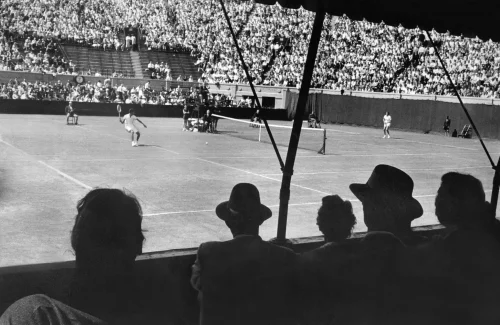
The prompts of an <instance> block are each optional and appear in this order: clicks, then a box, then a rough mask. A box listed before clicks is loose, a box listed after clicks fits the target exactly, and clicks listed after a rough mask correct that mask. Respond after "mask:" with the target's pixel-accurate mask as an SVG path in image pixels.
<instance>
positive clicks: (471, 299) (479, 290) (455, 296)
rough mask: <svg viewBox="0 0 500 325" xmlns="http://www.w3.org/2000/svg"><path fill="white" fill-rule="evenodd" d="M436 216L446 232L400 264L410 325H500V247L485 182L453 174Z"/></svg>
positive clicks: (444, 185) (441, 190) (443, 190)
mask: <svg viewBox="0 0 500 325" xmlns="http://www.w3.org/2000/svg"><path fill="white" fill-rule="evenodd" d="M435 213H436V216H437V218H438V220H439V222H440V223H441V224H443V225H444V226H445V227H446V230H447V231H446V232H445V233H444V235H442V236H441V237H437V238H434V239H433V240H432V241H431V242H429V243H426V244H424V245H421V246H419V247H418V248H417V249H416V250H414V251H412V254H410V255H409V256H408V258H406V259H404V260H403V261H402V263H401V265H402V266H403V274H406V276H407V281H405V282H404V283H403V286H402V290H403V291H404V292H408V295H407V296H406V299H402V300H406V301H410V300H411V301H412V304H411V305H409V306H408V307H409V308H408V309H407V311H408V314H409V318H408V319H409V320H411V324H425V323H427V324H437V323H439V324H450V325H451V324H496V323H499V322H500V313H499V311H498V306H497V305H496V303H495V301H496V299H497V298H496V297H497V295H498V292H499V291H500V278H499V277H498V273H499V272H500V257H499V256H500V243H499V241H498V239H497V234H496V232H497V229H498V228H497V223H498V221H497V220H495V219H494V217H493V211H492V209H491V206H490V204H489V203H488V202H487V201H486V198H485V193H484V189H483V186H482V184H481V181H479V180H478V179H477V178H475V177H473V176H471V175H466V174H461V173H456V172H450V173H446V174H444V175H443V176H442V178H441V186H440V187H439V190H438V192H437V196H436V199H435Z"/></svg>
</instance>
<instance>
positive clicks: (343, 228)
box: [316, 195, 356, 242]
mask: <svg viewBox="0 0 500 325" xmlns="http://www.w3.org/2000/svg"><path fill="white" fill-rule="evenodd" d="M322 201H323V202H322V205H321V207H320V208H319V210H318V217H317V218H316V223H317V225H318V227H319V230H320V231H321V232H322V233H323V235H324V236H325V240H326V241H327V242H340V241H343V240H345V239H347V238H349V237H350V236H351V233H352V229H353V228H354V225H355V224H356V217H355V216H354V213H353V212H352V204H351V202H349V201H347V200H346V201H344V200H342V199H341V198H340V197H339V196H338V195H329V196H325V197H324V198H323V200H322Z"/></svg>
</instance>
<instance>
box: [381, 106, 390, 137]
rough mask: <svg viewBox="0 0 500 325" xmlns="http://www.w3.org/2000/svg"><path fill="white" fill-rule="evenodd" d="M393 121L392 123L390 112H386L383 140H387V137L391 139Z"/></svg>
mask: <svg viewBox="0 0 500 325" xmlns="http://www.w3.org/2000/svg"><path fill="white" fill-rule="evenodd" d="M391 121H392V117H391V114H390V113H389V112H385V115H384V138H383V139H385V136H386V135H387V138H390V137H391V134H390V133H389V128H390V127H391Z"/></svg>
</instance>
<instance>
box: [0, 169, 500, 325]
mask: <svg viewBox="0 0 500 325" xmlns="http://www.w3.org/2000/svg"><path fill="white" fill-rule="evenodd" d="M349 189H350V191H351V192H352V193H353V194H354V195H355V196H356V197H357V198H358V199H359V200H360V202H361V204H362V205H363V219H364V224H365V225H366V226H367V229H368V230H367V233H366V235H365V236H364V237H363V238H362V239H361V240H348V239H349V238H350V237H351V235H352V231H353V228H354V226H355V224H356V223H357V217H356V216H355V214H354V213H353V207H352V204H351V202H350V201H348V200H344V199H342V198H341V197H340V196H338V195H329V196H325V197H323V199H322V204H321V206H320V207H319V210H318V213H317V215H316V216H310V217H311V222H314V219H316V224H317V225H318V228H319V230H320V231H321V232H322V233H323V236H324V243H323V245H322V246H320V247H318V248H315V249H309V250H306V251H301V252H300V253H298V252H295V251H294V250H293V248H294V247H293V246H288V244H287V243H280V242H278V241H276V240H271V241H264V240H262V238H261V237H260V236H259V228H260V226H261V225H262V224H263V223H264V222H266V220H268V219H270V218H271V217H272V215H273V214H272V211H271V209H269V208H268V207H267V206H266V205H265V204H263V202H262V201H261V197H260V193H259V190H258V189H257V187H256V186H255V185H253V184H249V183H239V184H237V185H235V186H234V187H233V189H232V191H231V194H230V195H229V199H228V200H227V201H223V202H221V203H220V204H218V205H217V206H216V207H215V214H216V216H217V217H218V218H219V219H221V222H224V223H225V224H226V226H227V228H228V231H230V232H231V234H232V236H233V239H231V240H226V241H211V242H205V243H203V244H201V245H200V246H199V248H198V252H197V257H196V260H195V262H194V264H193V265H192V268H191V270H190V271H191V272H190V275H191V277H190V284H191V286H192V287H193V288H194V289H195V290H196V291H197V292H198V299H199V304H200V318H199V323H200V324H202V325H208V324H252V325H257V324H283V325H284V324H304V325H305V324H339V325H343V324H346V325H347V324H415V325H417V324H419V325H420V324H450V325H451V324H498V322H500V311H499V310H498V306H497V303H498V301H497V299H495V298H496V297H497V296H498V291H499V290H500V281H499V277H498V272H500V222H499V221H498V220H497V219H495V217H494V213H493V209H492V206H491V205H490V203H489V202H487V201H486V195H485V191H484V189H483V186H482V183H481V181H479V180H478V179H477V178H475V177H473V176H471V175H467V174H461V173H457V172H449V173H446V174H444V175H443V176H442V177H441V184H440V187H439V189H438V190H437V195H436V199H435V215H436V217H437V219H438V220H439V222H440V224H441V225H442V226H444V227H445V230H444V231H442V232H441V233H440V234H439V235H435V237H432V236H430V235H429V233H426V234H422V233H418V232H416V231H414V230H413V229H412V227H411V224H412V222H413V221H414V220H416V219H418V218H420V217H421V216H422V215H423V213H424V211H423V208H422V206H421V204H420V203H419V202H418V200H416V199H415V198H414V197H413V190H414V183H413V180H412V178H411V177H410V176H409V175H408V174H406V173H405V172H404V171H403V170H401V169H398V168H396V167H393V166H389V165H378V166H376V167H375V168H374V169H373V171H372V175H371V176H370V177H369V179H368V181H367V183H362V184H361V183H354V184H350V185H349ZM263 200H264V201H265V200H267V198H263ZM144 240H145V236H144V233H143V229H142V208H141V205H140V201H139V200H138V199H137V198H136V197H135V196H133V194H131V193H129V192H124V191H122V190H119V189H107V188H97V189H93V190H91V191H90V192H89V193H87V194H86V195H85V197H84V198H82V199H81V200H80V201H79V202H78V204H77V215H76V219H75V223H74V226H73V230H72V232H71V246H72V248H73V250H74V252H75V257H76V269H75V272H74V275H73V280H72V281H71V289H70V290H69V294H68V295H67V296H64V297H62V299H61V298H60V299H61V300H56V299H53V298H51V297H48V296H46V295H41V294H35V295H31V296H27V297H25V298H22V299H20V300H18V301H17V302H15V303H14V304H13V305H12V306H10V307H9V308H8V309H7V310H6V311H5V313H4V314H3V315H2V316H1V317H0V323H1V324H5V325H17V324H23V325H31V324H33V325H34V324H37V325H38V324H42V323H43V324H45V323H46V322H43V320H50V324H53V325H58V324H68V320H71V323H75V324H82V325H85V324H108V323H110V324H139V323H140V324H142V323H147V324H178V323H181V322H182V321H181V317H180V316H177V317H179V318H176V317H174V316H173V315H167V313H165V312H164V309H165V305H168V304H166V302H164V301H162V299H160V298H157V299H156V300H155V299H152V297H164V292H162V293H161V294H160V292H159V291H160V290H161V289H158V284H157V283H148V282H147V281H145V280H147V279H144V278H142V279H141V278H140V276H139V273H138V272H137V271H136V267H135V266H136V265H135V264H136V263H135V259H136V257H137V256H138V255H140V254H141V253H142V247H143V243H144ZM150 266H153V264H151V265H150ZM185 270H186V272H189V271H188V269H187V268H186V269H185ZM161 274H162V275H163V276H168V275H165V273H164V272H163V273H161ZM157 281H161V282H162V283H163V282H167V283H168V281H164V280H159V279H157ZM186 282H187V279H186ZM185 284H186V285H187V284H188V283H185ZM183 288H185V287H183ZM186 290H187V289H186ZM155 295H156V296H155ZM176 298H178V297H176ZM170 310H173V308H170ZM169 317H172V318H170V319H169ZM167 320H168V321H167Z"/></svg>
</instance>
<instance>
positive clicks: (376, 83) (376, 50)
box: [173, 0, 500, 98]
mask: <svg viewBox="0 0 500 325" xmlns="http://www.w3.org/2000/svg"><path fill="white" fill-rule="evenodd" d="M173 5H175V8H177V10H178V11H177V15H176V17H177V19H178V21H179V25H180V27H179V25H178V26H177V29H180V33H181V34H183V35H184V36H185V38H184V39H183V43H182V44H180V45H183V46H186V44H187V46H188V47H189V48H190V49H191V50H192V54H193V55H197V56H198V61H197V64H198V66H199V67H200V69H201V70H202V71H203V73H204V77H206V78H207V79H208V80H211V81H214V82H224V83H246V82H248V80H247V79H246V75H245V74H244V71H243V69H242V67H241V65H240V63H239V58H238V55H237V53H236V51H235V48H234V45H233V40H232V38H231V35H230V34H229V32H228V29H227V24H226V22H225V19H224V16H223V14H222V11H221V9H220V8H219V7H218V6H215V5H213V4H212V2H211V1H208V0H196V1H189V2H183V1H180V0H179V1H177V2H175V1H174V4H173ZM227 7H228V11H229V16H230V17H231V20H232V22H233V23H234V28H235V30H236V31H237V34H238V41H239V45H240V47H241V49H242V52H243V55H244V59H245V62H246V63H247V65H248V68H249V72H250V75H251V77H252V79H253V81H254V82H255V83H256V84H264V85H272V86H288V87H299V86H300V81H301V78H302V72H303V68H304V64H305V59H306V55H307V49H308V42H309V35H310V33H311V30H312V22H313V13H311V12H308V11H306V10H302V9H299V10H290V9H286V8H281V7H280V6H278V5H276V6H264V5H260V4H254V3H252V2H246V1H243V2H241V3H240V2H238V1H234V2H230V3H227ZM199 8H204V9H205V10H199ZM423 33H424V31H422V30H420V29H419V28H414V29H406V28H403V27H402V26H398V27H394V26H388V25H385V24H384V23H383V22H382V23H371V22H368V21H366V20H363V21H354V20H351V19H349V18H348V17H346V16H343V17H334V16H329V15H327V17H326V19H325V23H324V28H323V32H322V37H321V40H320V46H319V51H318V52H319V53H318V57H317V60H316V67H315V70H314V74H313V81H312V86H313V87H316V88H326V89H335V90H342V89H343V90H353V91H383V92H396V93H408V94H437V95H453V91H452V89H451V87H450V84H449V82H448V80H447V79H446V78H445V75H444V71H443V70H442V69H441V67H440V65H439V64H438V61H437V57H436V55H435V53H434V49H433V48H432V47H431V45H430V42H429V40H427V39H426V37H425V36H424V35H423ZM432 37H433V40H434V41H435V42H436V43H437V44H438V47H439V50H440V52H441V53H442V56H443V59H444V60H445V62H446V64H447V67H449V71H450V73H451V75H452V78H453V81H454V82H455V83H456V85H457V87H458V89H459V92H460V94H461V95H463V96H474V97H487V98H500V93H499V89H498V86H499V77H500V44H499V43H494V42H492V41H491V40H490V41H486V42H485V41H482V40H479V39H478V38H475V39H472V38H466V37H463V36H454V35H450V33H449V32H447V33H437V32H436V31H432Z"/></svg>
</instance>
